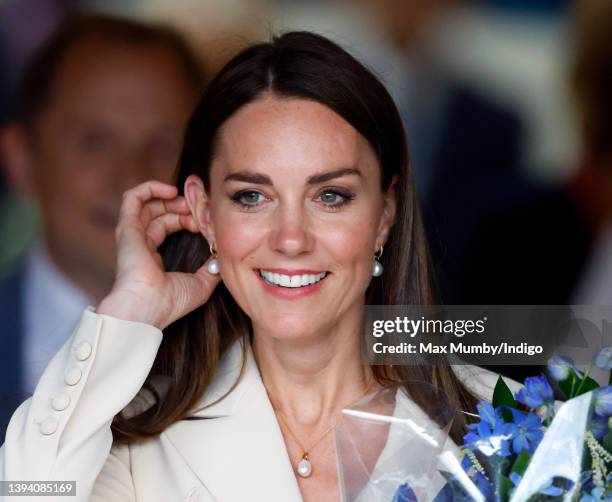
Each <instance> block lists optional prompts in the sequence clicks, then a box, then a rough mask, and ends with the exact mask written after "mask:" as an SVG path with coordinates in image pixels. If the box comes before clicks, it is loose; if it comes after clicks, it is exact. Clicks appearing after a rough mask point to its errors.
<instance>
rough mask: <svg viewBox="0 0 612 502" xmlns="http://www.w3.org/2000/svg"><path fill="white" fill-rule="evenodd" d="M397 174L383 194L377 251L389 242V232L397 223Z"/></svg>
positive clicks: (377, 235)
mask: <svg viewBox="0 0 612 502" xmlns="http://www.w3.org/2000/svg"><path fill="white" fill-rule="evenodd" d="M398 180H399V178H398V176H397V174H396V175H394V176H393V179H392V180H391V183H390V184H389V188H388V189H387V191H386V192H384V193H383V212H382V216H381V218H380V223H379V225H378V232H377V234H376V251H378V250H379V249H380V246H382V245H384V243H385V242H387V237H388V236H389V231H390V230H391V227H392V226H393V224H394V223H395V213H396V210H397V183H398Z"/></svg>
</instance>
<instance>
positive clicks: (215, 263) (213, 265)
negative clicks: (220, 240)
mask: <svg viewBox="0 0 612 502" xmlns="http://www.w3.org/2000/svg"><path fill="white" fill-rule="evenodd" d="M209 247H210V255H211V256H212V260H210V261H209V262H208V265H207V267H206V268H207V269H208V271H209V272H210V273H211V274H214V275H217V274H218V273H219V270H221V267H220V266H219V260H217V252H216V251H215V250H214V249H213V245H212V244H209Z"/></svg>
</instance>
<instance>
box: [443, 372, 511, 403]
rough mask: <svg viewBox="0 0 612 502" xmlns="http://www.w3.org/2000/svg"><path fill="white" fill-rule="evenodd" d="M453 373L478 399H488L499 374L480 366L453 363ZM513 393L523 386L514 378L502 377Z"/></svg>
mask: <svg viewBox="0 0 612 502" xmlns="http://www.w3.org/2000/svg"><path fill="white" fill-rule="evenodd" d="M451 368H452V369H453V371H454V373H455V375H456V376H457V378H459V380H461V382H463V384H464V385H465V386H466V387H467V388H468V389H469V390H470V391H471V392H472V393H473V394H474V395H476V397H477V398H479V399H484V400H486V401H490V400H491V399H492V398H493V391H494V389H495V384H496V383H497V380H498V378H499V377H500V375H499V374H498V373H495V372H493V371H489V370H487V369H485V368H481V367H480V366H473V365H462V364H453V365H451ZM503 378H504V382H506V384H507V385H508V387H509V388H510V390H511V391H512V393H513V394H515V393H517V392H518V391H519V390H520V389H521V388H522V387H523V386H522V385H521V384H520V383H519V382H517V381H516V380H512V379H511V378H507V377H503Z"/></svg>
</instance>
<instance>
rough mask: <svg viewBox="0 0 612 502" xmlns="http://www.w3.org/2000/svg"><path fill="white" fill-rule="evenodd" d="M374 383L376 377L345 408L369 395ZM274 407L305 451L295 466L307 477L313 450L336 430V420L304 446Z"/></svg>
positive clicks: (301, 475)
mask: <svg viewBox="0 0 612 502" xmlns="http://www.w3.org/2000/svg"><path fill="white" fill-rule="evenodd" d="M373 383H374V379H372V380H370V383H369V384H368V385H367V386H366V388H365V391H363V393H362V394H361V395H360V396H359V397H358V398H357V399H355V400H354V401H352V402H351V403H349V404H347V405H346V406H344V408H346V407H347V406H351V405H352V404H354V403H356V402H357V401H360V400H361V399H363V398H364V397H365V396H367V394H368V392H369V391H370V389H371V388H372V384H373ZM273 409H274V411H275V412H276V416H277V417H278V418H280V420H281V422H283V424H284V425H285V427H286V428H287V431H288V432H289V434H291V437H292V438H293V439H294V441H295V442H296V443H297V445H298V446H299V447H300V450H302V452H303V453H302V456H301V458H300V460H299V461H298V463H297V465H296V467H295V470H296V472H297V473H298V474H299V475H300V477H302V478H307V477H308V476H310V475H311V474H312V462H311V461H310V453H311V452H312V450H313V449H314V447H315V446H317V445H318V444H319V443H320V442H321V441H322V440H323V438H324V437H325V436H327V435H328V434H329V433H330V432H331V431H333V430H334V428H335V427H336V422H334V423H332V425H331V426H330V427H329V428H328V429H326V430H325V432H324V433H323V434H321V435H320V436H319V438H318V439H317V440H316V441H315V442H314V443H313V444H312V445H311V446H310V448H304V446H302V443H301V441H300V440H299V439H298V437H297V436H296V434H295V432H293V430H292V429H291V427H289V424H288V423H287V421H286V420H285V419H284V418H283V416H282V414H281V413H280V412H279V411H278V410H277V409H276V408H274V407H273Z"/></svg>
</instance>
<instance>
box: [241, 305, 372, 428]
mask: <svg viewBox="0 0 612 502" xmlns="http://www.w3.org/2000/svg"><path fill="white" fill-rule="evenodd" d="M362 309H363V306H361V305H360V306H358V307H356V308H355V309H354V311H353V312H349V313H348V315H346V316H344V317H343V318H342V319H341V320H339V321H338V322H337V323H336V324H335V325H334V326H330V327H326V328H325V329H322V330H321V331H320V332H318V333H312V334H309V335H308V336H304V337H300V338H293V339H292V338H286V337H283V338H280V337H275V336H273V335H271V334H270V335H269V334H266V333H263V332H261V331H260V330H258V329H257V327H256V326H254V327H253V353H254V355H255V359H256V361H257V364H258V367H259V370H260V372H261V376H262V379H263V382H264V385H265V387H266V389H267V391H268V395H269V397H270V401H271V402H272V406H273V407H274V408H275V409H276V410H277V412H279V413H281V414H282V415H283V416H284V417H285V418H286V419H288V420H290V421H291V422H292V423H296V422H297V423H299V424H302V425H304V426H307V427H312V428H313V429H314V428H318V427H319V426H325V425H326V424H327V425H328V424H329V423H330V422H332V421H333V420H334V416H335V415H336V414H337V412H338V411H339V410H340V409H341V408H343V407H346V406H347V405H349V404H351V403H352V402H354V401H356V400H358V399H359V398H360V397H361V396H362V395H363V393H364V391H365V389H366V386H367V385H368V383H369V382H370V381H371V372H370V369H369V367H367V366H364V365H363V363H362V361H361V352H360V336H359V333H360V330H361V314H362Z"/></svg>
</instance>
